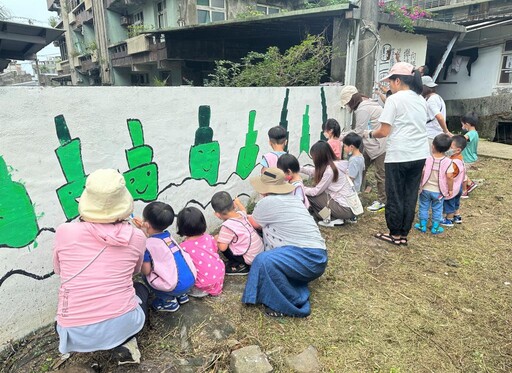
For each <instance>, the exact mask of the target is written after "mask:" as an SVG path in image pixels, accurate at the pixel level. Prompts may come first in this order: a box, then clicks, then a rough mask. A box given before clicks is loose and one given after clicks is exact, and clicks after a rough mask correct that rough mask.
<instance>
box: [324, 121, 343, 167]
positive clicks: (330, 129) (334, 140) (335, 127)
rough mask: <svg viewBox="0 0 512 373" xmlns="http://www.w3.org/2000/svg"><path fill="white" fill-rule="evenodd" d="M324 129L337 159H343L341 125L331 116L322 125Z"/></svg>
mask: <svg viewBox="0 0 512 373" xmlns="http://www.w3.org/2000/svg"><path fill="white" fill-rule="evenodd" d="M322 131H324V136H325V137H326V138H327V143H328V144H329V145H330V146H331V148H332V151H333V152H334V155H335V156H336V159H341V140H340V136H341V127H340V124H339V123H338V121H337V120H336V119H332V118H329V119H327V121H326V122H325V123H324V124H323V125H322Z"/></svg>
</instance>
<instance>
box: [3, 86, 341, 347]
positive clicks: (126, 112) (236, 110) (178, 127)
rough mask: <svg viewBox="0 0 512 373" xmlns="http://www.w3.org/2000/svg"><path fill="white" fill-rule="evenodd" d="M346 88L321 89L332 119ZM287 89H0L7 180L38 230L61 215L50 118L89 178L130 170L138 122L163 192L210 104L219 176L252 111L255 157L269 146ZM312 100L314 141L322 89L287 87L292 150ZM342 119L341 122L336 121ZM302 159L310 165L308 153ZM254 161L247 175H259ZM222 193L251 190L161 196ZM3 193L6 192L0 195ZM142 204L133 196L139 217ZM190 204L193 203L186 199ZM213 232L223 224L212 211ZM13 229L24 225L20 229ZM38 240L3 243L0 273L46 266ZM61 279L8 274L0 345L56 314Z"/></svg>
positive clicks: (48, 256) (194, 184) (46, 249)
mask: <svg viewBox="0 0 512 373" xmlns="http://www.w3.org/2000/svg"><path fill="white" fill-rule="evenodd" d="M341 89H342V87H324V90H325V94H326V99H327V109H328V115H329V117H334V118H336V119H338V120H340V119H341V111H340V109H339V105H338V101H339V93H340V91H341ZM284 97H285V88H193V87H162V88H142V87H129V88H128V87H110V88H103V87H87V88H85V87H84V88H76V87H60V88H33V89H26V88H0V103H1V112H2V124H1V126H0V128H1V130H0V131H1V136H0V156H2V157H3V158H4V160H5V162H6V163H7V164H8V165H9V166H11V167H12V171H11V174H12V179H13V181H21V182H22V183H23V184H24V186H25V188H26V190H27V193H28V194H29V196H30V198H31V200H32V202H33V204H34V206H35V212H36V214H37V215H38V216H39V219H38V225H39V228H43V227H48V228H55V227H57V226H58V225H60V224H62V223H64V222H65V221H66V218H65V215H64V213H63V210H62V208H61V206H60V203H59V200H58V198H57V195H56V192H55V191H56V189H58V188H59V187H60V186H62V185H64V184H65V183H66V180H65V178H64V175H63V173H62V171H61V168H60V166H59V163H58V160H57V157H56V154H55V149H56V148H58V147H59V146H60V143H59V140H58V139H57V136H56V130H55V124H54V117H55V116H57V115H59V114H63V115H64V117H65V119H66V122H67V125H68V128H69V131H70V134H71V138H75V137H76V138H80V140H81V147H82V159H83V164H84V168H85V172H86V174H88V173H90V172H92V171H94V170H96V169H98V168H115V169H118V170H119V171H120V172H125V171H126V170H128V165H127V161H126V158H125V150H126V149H129V148H131V147H132V144H131V139H130V136H129V133H128V130H127V123H126V120H127V119H128V118H136V119H139V120H140V121H141V122H142V125H143V128H144V137H145V138H144V140H145V144H147V145H150V146H151V147H152V148H153V150H154V158H153V162H155V163H157V164H158V169H159V182H158V184H159V190H162V189H163V188H164V187H165V186H167V185H168V184H170V183H177V184H179V183H181V182H182V180H184V179H185V178H187V177H189V176H190V171H189V164H188V158H189V151H190V147H191V146H192V145H193V144H194V136H195V131H196V129H197V128H198V107H199V106H200V105H209V106H210V107H211V128H212V129H213V132H214V135H213V140H214V141H218V142H219V144H220V168H219V177H218V181H225V180H226V179H227V178H228V177H229V175H230V174H231V173H233V172H234V171H235V169H236V163H237V155H238V150H239V149H240V148H241V147H242V146H244V142H245V135H246V131H247V124H248V115H249V111H250V110H256V121H255V130H258V139H257V143H258V144H259V146H260V153H259V156H258V159H260V158H261V155H262V154H264V153H265V152H268V151H270V147H269V145H268V137H267V131H268V129H269V128H270V127H273V126H275V125H278V124H279V121H280V116H281V107H282V104H283V99H284ZM306 105H309V118H310V125H311V130H310V135H311V137H310V139H311V140H310V141H311V145H312V144H314V142H316V141H317V140H318V139H319V137H320V131H321V118H322V111H321V102H320V87H307V88H291V89H290V95H289V103H288V122H289V124H288V130H289V131H290V140H289V150H290V152H291V153H292V154H295V155H298V151H299V142H300V137H301V129H302V117H303V114H304V112H305V109H306ZM341 124H342V125H343V123H341ZM300 159H301V161H302V162H306V161H307V162H311V161H310V160H309V158H308V157H307V155H306V154H302V155H301V156H300ZM258 172H259V167H257V168H256V169H255V170H254V171H253V174H258ZM220 190H226V191H228V192H229V193H231V194H232V195H233V196H234V195H237V194H239V193H248V194H252V188H251V187H250V184H249V182H248V180H241V179H240V177H238V176H236V175H234V176H232V177H231V178H230V179H229V181H228V182H227V184H226V185H218V186H215V187H212V186H210V185H209V184H208V183H207V182H206V181H204V180H188V181H185V183H184V184H183V185H182V186H181V187H171V188H169V189H167V190H166V191H165V192H163V193H162V194H161V195H160V196H159V198H158V199H159V200H161V201H165V202H168V203H170V204H171V205H172V206H173V208H174V209H175V211H176V212H178V211H179V210H180V209H181V208H183V207H184V206H185V205H186V203H187V201H190V200H191V199H195V200H198V201H199V202H201V203H202V204H206V203H207V202H208V201H209V200H210V198H211V196H212V195H213V194H214V193H215V192H217V191H220ZM0 198H8V196H0ZM144 205H145V203H143V202H140V201H138V202H136V205H135V206H136V207H135V213H136V214H138V215H140V214H141V212H142V209H143V207H144ZM192 206H197V205H194V204H192ZM205 215H206V217H207V220H208V224H209V227H210V228H214V227H215V226H216V225H218V224H219V223H220V222H219V221H218V220H216V219H215V217H214V216H213V213H212V210H211V208H210V207H208V208H207V209H206V211H205ZM15 229H20V230H23V229H24V227H23V226H17V227H15ZM36 242H37V247H35V245H34V244H31V245H29V246H28V247H24V248H21V249H14V248H0V263H1V264H0V277H1V276H3V275H4V274H6V273H7V272H8V271H10V270H12V269H23V270H25V271H28V272H31V273H34V274H38V275H43V274H46V273H49V272H51V271H52V269H53V268H52V244H53V233H51V232H47V231H44V232H42V233H41V234H40V235H39V236H38V237H37V239H36ZM57 289H58V278H57V276H53V277H51V278H49V279H46V280H43V281H36V280H34V279H31V278H28V277H25V276H20V275H14V276H11V277H9V278H7V280H6V281H5V282H4V283H3V284H2V286H1V287H0V314H1V315H2V323H0V344H1V346H2V347H5V344H6V342H8V341H9V340H12V339H17V338H20V337H22V336H24V335H26V334H27V333H29V332H31V331H32V330H35V329H37V328H38V327H41V326H43V325H46V324H48V323H50V322H52V320H53V319H54V316H55V311H56V302H57Z"/></svg>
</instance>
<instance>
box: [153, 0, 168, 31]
mask: <svg viewBox="0 0 512 373" xmlns="http://www.w3.org/2000/svg"><path fill="white" fill-rule="evenodd" d="M165 1H166V0H163V1H159V2H158V3H156V26H157V28H166V27H167V6H166V4H165Z"/></svg>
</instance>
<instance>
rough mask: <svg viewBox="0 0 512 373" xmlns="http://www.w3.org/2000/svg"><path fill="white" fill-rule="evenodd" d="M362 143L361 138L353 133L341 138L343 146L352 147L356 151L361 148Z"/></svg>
mask: <svg viewBox="0 0 512 373" xmlns="http://www.w3.org/2000/svg"><path fill="white" fill-rule="evenodd" d="M362 142H363V138H362V137H361V136H359V135H358V134H357V133H355V132H350V133H347V134H346V135H345V137H343V144H344V145H347V146H350V145H354V147H355V148H356V149H359V148H360V147H361V143H362Z"/></svg>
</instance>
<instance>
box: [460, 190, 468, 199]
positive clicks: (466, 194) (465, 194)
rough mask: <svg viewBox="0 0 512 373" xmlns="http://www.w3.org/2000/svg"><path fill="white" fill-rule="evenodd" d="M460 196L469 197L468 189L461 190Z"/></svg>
mask: <svg viewBox="0 0 512 373" xmlns="http://www.w3.org/2000/svg"><path fill="white" fill-rule="evenodd" d="M460 198H469V194H468V191H467V190H466V191H465V192H462V194H461V195H460Z"/></svg>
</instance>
